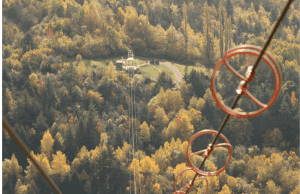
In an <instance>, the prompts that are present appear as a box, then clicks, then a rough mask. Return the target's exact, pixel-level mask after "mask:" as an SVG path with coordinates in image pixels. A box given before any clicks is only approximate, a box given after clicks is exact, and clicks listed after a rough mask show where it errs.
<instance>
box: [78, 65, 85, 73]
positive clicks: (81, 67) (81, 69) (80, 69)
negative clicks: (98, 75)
mask: <svg viewBox="0 0 300 194" xmlns="http://www.w3.org/2000/svg"><path fill="white" fill-rule="evenodd" d="M77 71H78V75H79V76H83V75H84V74H85V65H84V63H83V62H79V64H78V68H77Z"/></svg>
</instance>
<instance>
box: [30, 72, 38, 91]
mask: <svg viewBox="0 0 300 194" xmlns="http://www.w3.org/2000/svg"><path fill="white" fill-rule="evenodd" d="M29 81H30V83H31V85H32V86H33V87H35V88H37V86H38V82H39V80H38V77H37V75H36V74H35V73H31V75H29Z"/></svg>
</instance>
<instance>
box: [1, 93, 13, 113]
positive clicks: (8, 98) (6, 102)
mask: <svg viewBox="0 0 300 194" xmlns="http://www.w3.org/2000/svg"><path fill="white" fill-rule="evenodd" d="M14 104H15V101H14V99H13V98H12V94H11V92H10V90H9V88H6V89H5V93H4V96H3V106H4V107H3V108H4V110H6V111H7V114H8V117H10V116H11V112H10V109H11V108H12V107H13V105H14Z"/></svg>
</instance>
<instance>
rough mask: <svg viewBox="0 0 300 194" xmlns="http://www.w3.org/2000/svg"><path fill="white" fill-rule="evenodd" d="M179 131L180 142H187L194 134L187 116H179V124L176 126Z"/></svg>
mask: <svg viewBox="0 0 300 194" xmlns="http://www.w3.org/2000/svg"><path fill="white" fill-rule="evenodd" d="M178 129H179V131H180V138H181V139H182V140H189V139H190V138H191V136H192V135H193V133H194V126H193V125H191V123H190V119H189V117H188V115H187V114H185V113H183V114H181V119H180V123H179V126H178Z"/></svg>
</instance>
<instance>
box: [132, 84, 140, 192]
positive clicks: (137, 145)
mask: <svg viewBox="0 0 300 194" xmlns="http://www.w3.org/2000/svg"><path fill="white" fill-rule="evenodd" d="M133 99H134V100H133V104H134V108H135V112H134V114H135V115H134V119H135V127H134V128H135V132H136V131H137V129H136V105H135V87H134V95H133ZM135 137H136V142H137V133H136V136H135ZM136 149H137V161H138V175H139V188H140V193H141V190H142V188H141V177H140V173H139V172H140V161H139V144H138V143H136Z"/></svg>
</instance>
